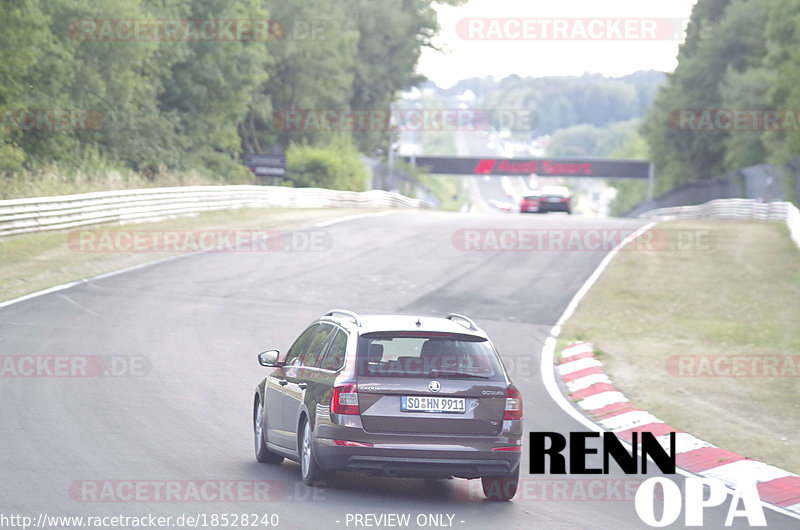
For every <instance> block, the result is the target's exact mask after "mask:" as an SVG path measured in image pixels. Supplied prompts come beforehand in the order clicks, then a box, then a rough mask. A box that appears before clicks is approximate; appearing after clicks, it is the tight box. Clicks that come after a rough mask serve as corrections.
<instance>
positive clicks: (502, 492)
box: [481, 466, 519, 501]
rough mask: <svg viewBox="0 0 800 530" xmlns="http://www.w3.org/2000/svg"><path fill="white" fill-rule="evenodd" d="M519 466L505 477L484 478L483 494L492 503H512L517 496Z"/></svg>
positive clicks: (482, 483) (482, 480)
mask: <svg viewBox="0 0 800 530" xmlns="http://www.w3.org/2000/svg"><path fill="white" fill-rule="evenodd" d="M518 484H519V466H517V469H515V470H514V471H513V472H512V473H511V474H510V475H508V476H505V477H482V478H481V485H482V486H483V494H484V495H486V498H487V499H489V500H490V501H510V500H511V499H513V498H514V495H516V494H517V486H518Z"/></svg>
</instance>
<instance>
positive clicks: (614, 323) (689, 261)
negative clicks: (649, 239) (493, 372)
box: [562, 221, 800, 473]
mask: <svg viewBox="0 0 800 530" xmlns="http://www.w3.org/2000/svg"><path fill="white" fill-rule="evenodd" d="M657 229H661V230H664V229H666V230H667V231H670V233H671V234H673V235H675V234H684V235H687V237H686V238H684V239H685V240H691V238H692V237H693V236H695V237H696V236H697V235H698V234H706V235H710V236H711V238H710V240H709V241H711V242H712V244H711V245H692V244H689V245H685V246H686V247H687V248H685V249H683V250H664V251H636V250H630V251H623V252H620V253H619V254H618V255H617V257H615V258H614V261H612V263H611V264H610V266H609V267H608V268H607V269H606V271H605V273H604V274H603V276H602V277H601V278H600V280H599V281H598V282H597V284H595V286H594V287H593V288H592V290H591V291H590V292H589V294H588V295H587V296H586V298H584V299H583V301H582V302H581V304H580V305H579V307H578V309H577V311H576V312H575V315H574V316H573V317H572V318H571V319H570V320H569V322H568V323H567V324H566V325H565V326H564V329H563V332H562V336H563V337H580V338H582V339H584V340H588V341H590V342H592V343H594V344H595V345H596V346H597V347H598V348H600V349H601V350H602V351H604V352H605V355H604V358H603V359H602V360H603V363H604V368H605V370H606V372H607V373H608V374H609V375H610V376H611V378H612V379H613V381H614V383H615V385H616V386H617V387H618V388H619V389H620V390H621V391H622V392H623V393H625V395H626V396H627V397H628V398H629V399H630V400H631V401H632V402H634V403H635V404H636V405H637V406H638V407H641V408H643V409H645V410H647V411H649V412H652V413H653V414H655V415H656V416H657V417H659V418H661V419H662V420H664V421H666V422H667V423H669V424H670V425H672V426H673V427H675V428H677V429H680V430H683V431H686V432H689V433H692V434H693V435H695V436H698V437H699V438H701V439H703V440H706V441H708V442H711V443H713V444H715V445H718V446H720V447H723V448H725V449H729V450H731V451H735V452H737V453H739V454H742V455H745V456H747V457H750V458H754V459H757V460H762V461H764V462H767V463H770V464H773V465H776V466H779V467H782V468H784V469H787V470H790V471H793V472H795V473H800V452H798V451H797V450H796V449H797V447H800V400H798V396H799V395H800V377H799V376H798V374H797V372H796V371H792V370H791V367H790V369H789V370H788V371H784V373H785V374H786V376H783V377H776V376H774V375H773V374H772V373H767V374H766V375H765V374H764V373H763V371H762V370H759V369H757V370H753V368H752V364H750V363H749V361H748V362H746V363H745V364H743V365H741V368H742V370H737V371H738V372H739V373H742V374H747V375H740V376H732V375H728V376H725V375H723V374H724V373H725V372H726V370H725V367H726V365H725V364H720V365H718V369H712V370H701V369H700V367H701V366H703V365H701V364H700V361H701V360H702V359H703V357H702V356H709V357H707V359H714V358H713V357H710V356H740V355H743V356H787V355H788V356H794V357H793V359H794V361H793V366H794V367H795V369H800V366H798V362H797V360H798V359H800V249H798V248H797V247H796V246H795V244H794V243H793V242H792V240H791V239H790V238H789V234H788V230H787V229H786V226H785V225H784V224H782V223H759V222H738V221H736V222H734V221H731V222H728V221H710V222H709V221H680V222H677V221H676V222H669V223H661V224H659V225H658V226H657ZM672 231H674V232H672ZM695 241H697V239H695ZM675 356H687V357H682V358H683V359H684V360H685V361H687V364H685V365H684V366H686V367H689V366H692V367H694V368H693V370H692V369H688V368H687V369H686V370H676V369H668V365H667V360H668V359H669V358H670V357H673V360H672V362H675V361H676V360H677V359H676V358H674V357H675ZM689 356H692V357H689ZM727 358H728V359H730V357H727ZM748 359H749V358H748ZM670 366H672V365H670ZM727 366H730V365H727ZM779 366H784V365H783V364H782V363H781V364H779ZM698 373H702V374H706V375H703V376H697V374H698ZM709 373H713V374H715V375H714V376H711V377H709V376H707V374H709ZM690 374H695V375H694V376H691V375H690Z"/></svg>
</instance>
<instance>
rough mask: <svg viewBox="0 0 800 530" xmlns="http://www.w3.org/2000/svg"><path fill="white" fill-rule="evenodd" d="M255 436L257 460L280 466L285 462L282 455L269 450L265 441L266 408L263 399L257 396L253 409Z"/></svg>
mask: <svg viewBox="0 0 800 530" xmlns="http://www.w3.org/2000/svg"><path fill="white" fill-rule="evenodd" d="M253 435H254V440H255V450H256V460H258V461H259V462H264V463H266V464H280V463H281V462H283V457H282V456H281V455H278V454H275V453H273V452H272V451H270V450H269V449H267V443H266V442H265V441H264V407H262V406H261V397H259V396H256V402H255V406H254V407H253Z"/></svg>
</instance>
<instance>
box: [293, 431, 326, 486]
mask: <svg viewBox="0 0 800 530" xmlns="http://www.w3.org/2000/svg"><path fill="white" fill-rule="evenodd" d="M299 434H300V440H299V446H300V451H299V452H300V474H301V476H302V477H303V482H305V484H306V485H307V486H314V485H317V484H319V483H320V482H323V481H324V480H325V478H326V474H325V472H324V471H323V469H322V468H321V467H319V464H317V459H316V457H315V456H314V443H313V442H314V435H313V434H312V432H311V424H309V423H308V419H307V418H303V421H302V424H301V427H300V432H299Z"/></svg>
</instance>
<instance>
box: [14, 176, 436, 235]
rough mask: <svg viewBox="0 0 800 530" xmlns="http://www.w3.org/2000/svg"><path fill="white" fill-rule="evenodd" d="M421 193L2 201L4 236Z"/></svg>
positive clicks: (99, 195)
mask: <svg viewBox="0 0 800 530" xmlns="http://www.w3.org/2000/svg"><path fill="white" fill-rule="evenodd" d="M429 206H430V205H428V204H427V203H424V202H422V201H420V200H418V199H411V198H409V197H406V196H404V195H400V194H397V193H390V192H387V191H382V190H372V191H365V192H354V191H337V190H326V189H319V188H286V187H282V186H186V187H174V188H152V189H135V190H119V191H103V192H96V193H81V194H79V195H62V196H57V197H37V198H31V199H12V200H5V201H0V237H3V236H9V235H13V234H24V233H28V232H39V231H45V230H60V229H65V228H73V227H76V226H85V225H93V224H100V223H124V222H129V221H153V220H158V219H163V218H167V217H173V216H179V215H188V214H195V213H200V212H208V211H212V210H234V209H239V208H270V207H272V208H276V207H277V208H426V207H429Z"/></svg>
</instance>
